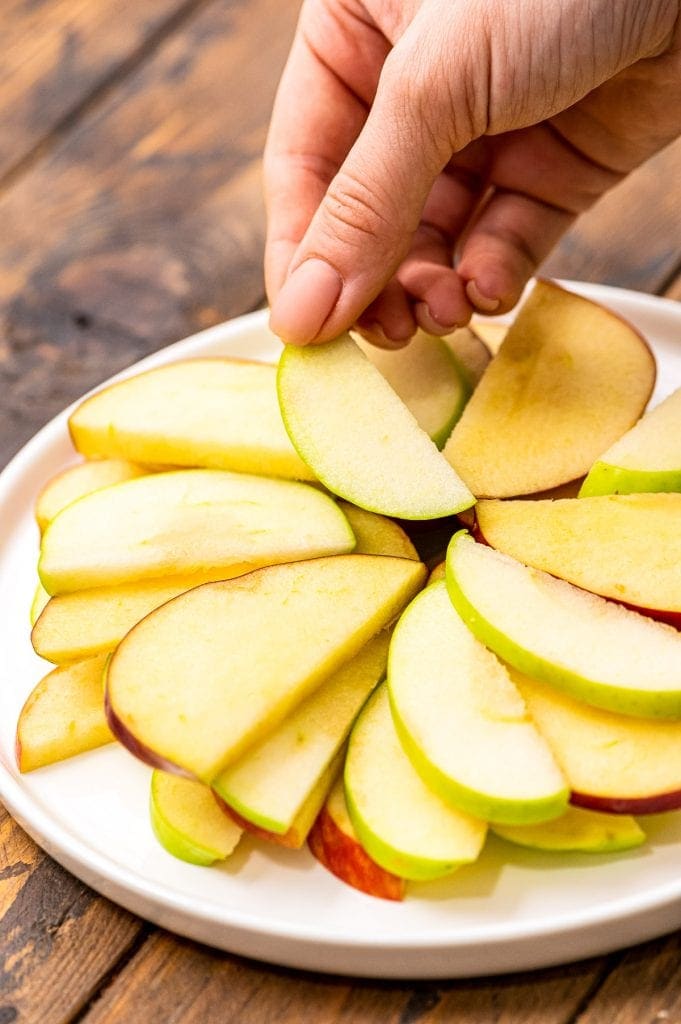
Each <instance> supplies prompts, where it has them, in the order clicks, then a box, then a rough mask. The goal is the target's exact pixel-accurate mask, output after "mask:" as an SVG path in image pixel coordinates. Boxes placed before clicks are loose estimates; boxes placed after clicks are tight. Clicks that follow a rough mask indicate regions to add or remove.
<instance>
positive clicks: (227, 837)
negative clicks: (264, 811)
mask: <svg viewBox="0 0 681 1024" xmlns="http://www.w3.org/2000/svg"><path fill="white" fill-rule="evenodd" d="M149 813H150V816H151V825H152V828H153V830H154V834H155V836H156V838H157V839H158V841H159V842H160V844H161V846H163V847H165V849H166V850H167V851H168V853H172V855H173V857H177V858H178V859H179V860H186V861H188V862H189V863H190V864H201V865H208V864H214V863H215V862H216V861H219V860H226V859H227V857H229V855H230V854H231V853H233V852H234V850H235V849H236V846H237V843H238V842H239V839H240V838H241V835H242V829H240V828H239V826H238V825H237V824H236V823H235V822H233V821H230V819H229V818H228V817H227V815H226V814H223V813H222V811H221V810H220V808H219V807H218V806H217V804H216V803H215V800H214V799H213V794H212V793H211V791H210V789H209V788H208V786H204V785H203V783H201V782H195V781H194V780H193V779H182V778H180V777H179V776H177V775H171V774H169V773H168V772H162V771H160V770H159V769H157V770H156V771H154V772H152V775H151V794H150V799H149Z"/></svg>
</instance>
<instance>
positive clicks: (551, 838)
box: [492, 807, 646, 854]
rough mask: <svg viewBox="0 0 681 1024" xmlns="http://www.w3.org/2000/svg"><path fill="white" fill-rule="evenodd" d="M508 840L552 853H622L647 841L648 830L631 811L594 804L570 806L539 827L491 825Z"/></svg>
mask: <svg viewBox="0 0 681 1024" xmlns="http://www.w3.org/2000/svg"><path fill="white" fill-rule="evenodd" d="M492 832H494V833H495V835H498V836H500V837H501V838H502V839H505V840H506V841H507V842H509V843H515V844H516V845H518V846H524V847H527V848H528V849H532V850H545V851H546V852H550V853H587V854H589V853H619V852H621V851H623V850H632V849H634V848H635V847H637V846H641V845H642V844H643V843H645V841H646V834H645V832H644V831H643V829H642V828H641V826H640V825H639V824H638V822H637V821H636V820H635V819H634V818H632V817H631V816H630V815H624V814H622V815H620V816H619V817H618V816H616V815H612V814H602V812H594V811H593V810H592V809H591V808H589V809H586V808H578V807H572V808H568V810H567V811H566V812H565V814H564V816H563V817H562V818H558V819H557V820H556V821H553V822H549V823H548V825H539V826H536V827H532V826H531V827H529V828H528V827H527V826H525V827H522V828H508V827H499V826H498V825H493V826H492Z"/></svg>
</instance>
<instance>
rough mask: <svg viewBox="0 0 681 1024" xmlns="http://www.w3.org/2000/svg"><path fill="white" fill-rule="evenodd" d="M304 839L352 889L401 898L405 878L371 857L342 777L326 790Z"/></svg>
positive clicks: (323, 862)
mask: <svg viewBox="0 0 681 1024" xmlns="http://www.w3.org/2000/svg"><path fill="white" fill-rule="evenodd" d="M307 842H308V846H309V847H310V850H311V852H312V855H313V856H314V857H315V858H316V859H317V860H318V861H319V862H320V864H323V865H324V867H325V868H326V869H327V870H328V871H330V872H331V874H333V875H335V876H336V878H340V880H341V881H342V882H345V883H346V884H347V885H350V886H352V888H353V889H359V891H360V892H365V893H367V894H368V895H369V896H377V897H379V898H380V899H384V900H398V901H399V900H403V899H404V894H405V890H406V883H405V880H404V879H403V878H400V877H399V876H398V875H394V874H392V872H390V871H386V870H385V868H382V867H380V866H379V865H378V864H377V863H376V862H375V861H373V860H372V859H371V857H370V856H369V854H368V853H367V852H366V850H365V849H364V847H363V846H362V844H361V843H360V841H359V839H358V838H357V833H356V832H355V829H354V827H353V824H352V822H351V821H350V815H349V814H348V808H347V805H346V802H345V789H344V786H343V779H342V778H340V779H338V781H337V782H336V784H335V785H334V787H333V789H332V790H331V792H330V793H329V795H328V797H327V799H326V802H325V804H324V806H323V807H322V809H321V811H320V812H319V815H318V817H317V820H316V821H315V823H314V825H313V826H312V829H311V830H310V834H309V836H308V837H307Z"/></svg>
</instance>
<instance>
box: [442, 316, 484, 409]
mask: <svg viewBox="0 0 681 1024" xmlns="http://www.w3.org/2000/svg"><path fill="white" fill-rule="evenodd" d="M442 340H443V341H444V343H445V344H446V346H447V348H448V349H449V351H450V352H451V353H452V355H453V356H454V359H455V360H456V364H457V366H458V367H459V373H460V374H461V375H462V377H463V379H464V381H465V382H466V383H467V385H468V390H469V393H470V392H471V391H473V390H474V388H476V387H477V386H478V384H479V382H480V378H481V377H482V375H483V373H484V372H485V370H486V369H487V367H488V365H489V362H490V360H491V358H492V352H491V351H490V349H489V347H488V346H487V345H486V344H485V339H484V338H483V337H482V336H481V334H480V333H479V331H478V330H477V326H476V327H475V328H471V327H459V328H458V330H456V331H452V333H451V334H446V335H445V336H444V338H443V339H442Z"/></svg>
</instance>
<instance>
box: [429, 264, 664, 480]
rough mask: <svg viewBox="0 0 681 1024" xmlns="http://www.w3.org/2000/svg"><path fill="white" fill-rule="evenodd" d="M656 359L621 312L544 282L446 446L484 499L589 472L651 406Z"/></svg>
mask: <svg viewBox="0 0 681 1024" xmlns="http://www.w3.org/2000/svg"><path fill="white" fill-rule="evenodd" d="M654 382H655V361H654V359H653V356H652V354H651V352H650V350H649V348H648V346H647V345H646V343H645V342H644V340H643V338H642V337H641V336H640V334H638V332H637V331H635V330H634V328H633V327H630V326H629V325H628V324H627V323H625V322H624V321H623V320H621V319H620V318H619V317H618V316H616V315H615V314H614V313H611V312H610V311H609V310H607V309H605V308H604V307H602V306H599V305H598V304H596V303H594V302H590V301H589V300H588V299H584V298H582V297H581V296H578V295H574V294H572V293H571V292H567V291H565V290H564V289H562V288H559V287H558V286H557V285H554V284H551V283H550V282H548V281H538V282H537V284H536V285H535V287H534V290H533V291H532V293H531V295H530V297H529V298H528V299H527V300H526V302H525V303H524V305H523V306H522V308H521V310H520V312H519V313H518V315H517V317H516V319H515V321H514V323H513V324H512V325H511V327H510V329H509V331H508V334H507V335H506V338H505V339H504V342H503V344H502V346H501V348H500V349H499V352H498V354H497V355H496V357H495V358H494V359H493V360H492V362H491V363H490V365H489V367H488V368H487V370H486V371H485V374H484V376H483V378H482V380H481V381H480V384H479V385H478V387H477V388H476V390H475V391H474V393H473V395H472V396H471V399H470V401H469V402H468V404H467V406H466V408H465V409H464V412H463V414H462V416H461V418H460V420H459V421H458V423H457V424H456V426H455V428H454V430H453V432H452V435H451V437H450V438H449V440H448V441H447V444H446V445H445V448H444V455H445V457H446V458H447V459H448V460H449V461H450V462H451V464H452V466H454V468H455V469H456V471H457V472H458V473H459V475H460V476H461V477H462V478H463V480H464V481H465V482H466V484H467V485H468V486H469V487H470V489H471V490H472V491H473V493H474V494H475V495H476V496H477V497H492V498H504V497H515V496H516V495H520V494H532V493H535V492H537V491H544V490H547V489H549V488H552V487H556V486H558V485H560V484H563V483H566V482H567V481H568V480H574V479H576V478H577V477H580V476H583V475H584V474H585V473H586V472H587V470H588V469H589V467H590V466H591V465H592V463H593V461H594V459H596V458H597V457H598V456H599V455H600V453H601V452H602V451H604V449H606V448H607V447H608V446H609V445H611V444H612V443H613V442H614V441H615V440H616V439H617V438H618V437H620V436H621V435H622V434H623V433H624V432H625V431H626V430H628V429H629V427H631V426H632V424H633V423H635V422H636V420H637V419H638V418H639V416H640V415H641V413H642V412H643V410H644V408H645V406H646V403H647V401H648V399H649V398H650V395H651V392H652V389H653V384H654Z"/></svg>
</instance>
